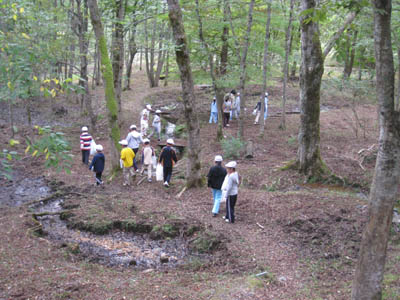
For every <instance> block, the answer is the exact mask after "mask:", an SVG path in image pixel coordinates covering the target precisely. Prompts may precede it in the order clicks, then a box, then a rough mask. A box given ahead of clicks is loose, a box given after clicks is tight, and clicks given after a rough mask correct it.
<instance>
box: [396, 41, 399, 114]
mask: <svg viewBox="0 0 400 300" xmlns="http://www.w3.org/2000/svg"><path fill="white" fill-rule="evenodd" d="M397 64H398V66H397V96H396V110H397V111H399V109H400V46H398V47H397Z"/></svg>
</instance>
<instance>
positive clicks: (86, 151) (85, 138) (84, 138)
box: [80, 126, 92, 165]
mask: <svg viewBox="0 0 400 300" xmlns="http://www.w3.org/2000/svg"><path fill="white" fill-rule="evenodd" d="M81 132H82V133H81V137H80V138H81V152H82V163H83V164H85V165H89V155H90V145H91V143H92V136H91V135H90V134H89V133H88V128H87V127H86V126H83V127H82V129H81Z"/></svg>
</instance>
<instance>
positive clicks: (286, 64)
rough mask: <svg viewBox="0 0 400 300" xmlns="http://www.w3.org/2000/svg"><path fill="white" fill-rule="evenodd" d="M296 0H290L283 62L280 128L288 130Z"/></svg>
mask: <svg viewBox="0 0 400 300" xmlns="http://www.w3.org/2000/svg"><path fill="white" fill-rule="evenodd" d="M294 1H295V0H290V11H289V23H288V27H287V28H286V35H285V62H284V64H283V89H282V93H283V95H282V119H281V124H280V128H281V129H283V130H286V86H287V82H288V76H289V54H290V50H291V49H290V48H291V47H290V46H291V41H292V22H293V8H294Z"/></svg>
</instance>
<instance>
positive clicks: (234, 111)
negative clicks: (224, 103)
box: [229, 90, 238, 120]
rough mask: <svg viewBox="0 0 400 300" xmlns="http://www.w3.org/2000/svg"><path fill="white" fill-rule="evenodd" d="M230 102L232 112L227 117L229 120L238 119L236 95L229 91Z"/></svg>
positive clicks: (233, 91)
mask: <svg viewBox="0 0 400 300" xmlns="http://www.w3.org/2000/svg"><path fill="white" fill-rule="evenodd" d="M230 96H231V102H232V110H231V113H230V116H229V119H230V120H232V119H233V118H235V119H237V118H238V107H237V101H236V99H237V98H236V96H237V93H236V91H235V90H232V91H231V94H230Z"/></svg>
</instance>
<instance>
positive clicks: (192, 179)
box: [168, 0, 202, 188]
mask: <svg viewBox="0 0 400 300" xmlns="http://www.w3.org/2000/svg"><path fill="white" fill-rule="evenodd" d="M168 8H169V14H168V15H169V20H170V22H171V27H172V30H173V34H174V38H175V42H176V48H175V53H176V62H177V64H178V67H179V70H180V77H181V82H182V92H183V95H182V99H183V105H184V108H185V110H184V114H185V120H186V126H187V132H188V160H187V162H188V164H187V180H186V186H187V187H188V188H191V187H199V186H202V178H201V172H200V171H201V164H200V151H201V147H200V125H199V120H198V116H197V109H196V100H195V95H194V87H193V78H192V70H191V68H190V59H189V50H188V48H187V40H186V35H185V30H184V27H183V21H182V12H181V9H180V7H179V3H178V0H168Z"/></svg>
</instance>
